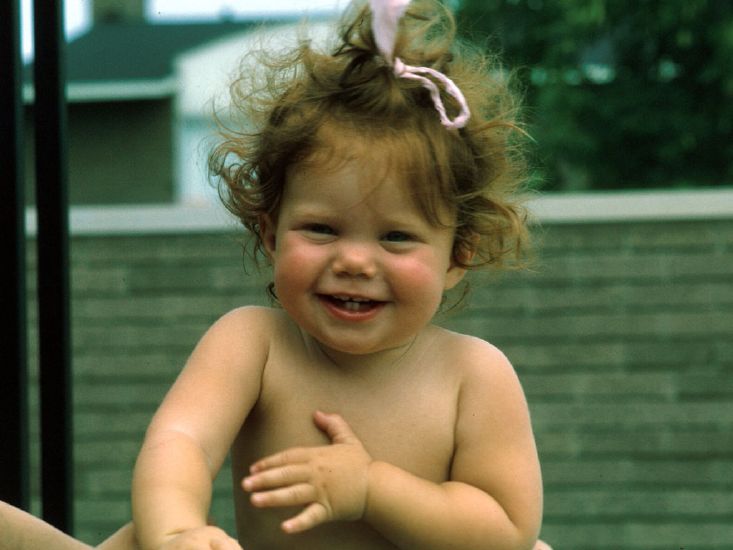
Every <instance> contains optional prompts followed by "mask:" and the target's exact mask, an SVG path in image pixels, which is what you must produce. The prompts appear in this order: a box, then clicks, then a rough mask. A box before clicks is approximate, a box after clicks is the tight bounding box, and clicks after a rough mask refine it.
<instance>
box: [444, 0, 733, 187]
mask: <svg viewBox="0 0 733 550" xmlns="http://www.w3.org/2000/svg"><path fill="white" fill-rule="evenodd" d="M457 17H458V23H459V28H460V29H461V32H462V33H463V34H464V35H465V37H467V38H469V39H470V40H475V41H479V42H480V43H481V44H485V45H486V46H487V47H489V48H491V49H498V50H499V51H500V52H501V53H502V55H503V58H504V61H505V63H506V65H507V66H508V67H510V68H512V69H517V72H518V77H519V80H520V82H521V85H522V87H523V89H524V91H525V92H526V102H527V105H528V110H527V119H528V122H529V128H530V133H531V134H532V136H533V137H534V138H535V139H536V140H537V142H538V147H537V152H538V156H539V158H538V159H537V160H538V165H539V166H540V170H541V171H542V172H543V179H544V183H543V188H544V189H553V190H583V189H622V188H623V189H629V188H649V187H689V186H719V185H730V184H731V182H732V181H733V139H732V138H733V2H728V1H727V0H709V1H706V0H545V1H543V0H463V1H462V2H461V3H460V4H459V6H458V9H457Z"/></svg>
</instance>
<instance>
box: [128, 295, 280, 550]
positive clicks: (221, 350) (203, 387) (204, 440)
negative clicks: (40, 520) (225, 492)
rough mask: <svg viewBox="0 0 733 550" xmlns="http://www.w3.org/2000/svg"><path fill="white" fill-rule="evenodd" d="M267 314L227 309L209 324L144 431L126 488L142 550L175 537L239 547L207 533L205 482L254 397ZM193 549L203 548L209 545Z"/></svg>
mask: <svg viewBox="0 0 733 550" xmlns="http://www.w3.org/2000/svg"><path fill="white" fill-rule="evenodd" d="M267 318H268V317H267V315H266V313H265V312H264V311H263V310H262V309H259V308H243V309H239V310H235V311H233V312H231V313H229V314H228V315H225V316H224V317H222V318H221V319H220V320H219V321H217V322H216V323H215V324H214V325H213V326H212V327H211V328H210V329H209V331H208V332H207V333H206V334H205V335H204V337H203V338H202V339H201V341H200V342H199V344H198V345H197V346H196V349H195V350H194V352H193V354H192V355H191V357H190V359H189V361H188V362H187V364H186V367H185V368H184V369H183V371H182V372H181V375H180V376H179V377H178V379H177V380H176V382H175V384H174V385H173V387H172V388H171V390H170V391H169V393H168V395H167V396H166V397H165V399H164V401H163V403H162V405H161V406H160V408H159V409H158V411H157V413H156V414H155V417H154V418H153V421H152V422H151V424H150V427H149V428H148V431H147V433H146V436H145V442H144V443H143V446H142V449H141V451H140V454H139V456H138V460H137V463H136V465H135V473H134V476H133V488H132V504H133V520H134V523H135V532H136V536H137V538H138V540H139V542H140V546H141V547H142V548H143V549H144V550H147V549H153V548H155V549H157V548H163V547H165V545H166V543H169V547H171V548H173V547H175V543H174V542H173V541H174V540H175V539H176V538H177V537H181V536H184V537H189V538H191V539H192V540H193V539H195V540H197V541H204V540H206V541H209V540H210V541H211V544H213V541H214V540H215V539H217V540H218V541H219V543H218V544H220V546H212V548H213V547H216V548H222V549H228V548H232V549H234V548H240V546H239V545H238V544H237V543H236V541H234V540H233V539H230V538H229V537H228V536H226V534H225V533H224V532H223V531H221V530H219V529H217V528H215V527H207V523H206V520H207V515H208V510H209V505H210V502H211V491H212V482H213V479H214V478H215V477H216V474H217V473H218V471H219V469H220V468H221V465H222V463H223V462H224V459H225V457H226V455H227V453H228V451H229V447H230V446H231V443H232V441H233V440H234V438H235V436H236V434H237V432H238V430H239V429H240V427H241V425H242V423H243V421H244V419H245V417H246V415H247V414H248V413H249V411H250V409H251V407H252V406H253V405H254V403H255V401H256V400H257V396H258V394H259V385H260V376H261V372H262V368H263V366H264V363H265V360H266V357H267V350H268V345H269V340H268V336H267V334H268V331H267V327H266V325H267V321H266V319H267ZM197 544H201V545H200V546H196V547H197V548H199V547H200V548H209V542H205V543H203V542H202V543H198V542H197Z"/></svg>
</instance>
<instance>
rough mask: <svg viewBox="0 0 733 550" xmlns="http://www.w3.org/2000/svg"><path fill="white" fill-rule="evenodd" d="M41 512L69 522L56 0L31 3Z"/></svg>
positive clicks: (63, 174) (62, 107)
mask: <svg viewBox="0 0 733 550" xmlns="http://www.w3.org/2000/svg"><path fill="white" fill-rule="evenodd" d="M33 29H34V44H35V62H34V82H35V95H36V101H35V110H34V117H35V118H34V123H35V128H36V132H35V135H36V207H37V209H38V336H39V361H40V393H41V496H42V500H43V518H44V519H45V520H46V521H48V522H49V523H51V524H52V525H55V526H56V527H58V528H59V529H61V530H63V531H66V532H71V530H72V487H73V477H72V474H73V468H72V454H71V449H72V445H71V441H72V437H71V434H72V427H71V403H72V398H71V384H70V379H71V376H70V375H71V343H70V338H71V330H70V327H69V323H70V318H71V315H70V301H69V238H68V204H67V203H68V200H67V179H68V175H67V166H66V101H65V57H64V30H63V0H53V1H47V0H36V1H35V2H34V5H33Z"/></svg>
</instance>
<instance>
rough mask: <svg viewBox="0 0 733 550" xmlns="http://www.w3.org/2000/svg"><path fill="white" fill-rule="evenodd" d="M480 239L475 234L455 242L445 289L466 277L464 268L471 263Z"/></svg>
mask: <svg viewBox="0 0 733 550" xmlns="http://www.w3.org/2000/svg"><path fill="white" fill-rule="evenodd" d="M479 239H480V237H479V236H478V235H476V234H473V235H471V236H470V237H468V238H463V239H460V240H458V239H457V240H456V242H455V244H454V245H453V255H452V257H451V265H450V267H449V268H448V276H447V277H446V280H445V289H446V290H449V289H451V288H453V287H454V286H456V285H457V284H458V283H460V282H461V280H462V279H463V277H464V276H465V275H466V268H467V266H470V265H471V263H472V262H473V258H474V257H475V256H476V250H477V248H478V241H479Z"/></svg>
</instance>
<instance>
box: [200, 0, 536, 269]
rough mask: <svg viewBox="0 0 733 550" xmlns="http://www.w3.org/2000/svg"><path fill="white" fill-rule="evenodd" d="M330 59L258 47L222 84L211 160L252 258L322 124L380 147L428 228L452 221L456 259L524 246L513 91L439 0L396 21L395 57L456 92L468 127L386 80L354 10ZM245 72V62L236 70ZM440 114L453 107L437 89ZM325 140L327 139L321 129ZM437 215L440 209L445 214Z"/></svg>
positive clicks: (482, 261)
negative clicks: (263, 224) (227, 106)
mask: <svg viewBox="0 0 733 550" xmlns="http://www.w3.org/2000/svg"><path fill="white" fill-rule="evenodd" d="M340 38H341V42H340V43H339V44H338V45H337V46H336V47H335V49H334V50H333V51H332V52H330V53H323V52H319V51H318V50H317V49H316V48H314V47H313V46H312V45H311V43H310V42H309V41H307V40H302V41H301V42H300V44H299V46H298V47H297V48H295V49H294V50H293V51H290V52H287V53H284V54H280V55H276V56H273V54H272V53H271V52H260V53H259V54H258V56H257V61H258V65H257V66H258V67H259V68H261V69H263V74H260V73H258V72H256V71H252V65H247V68H246V69H243V70H242V71H241V73H242V74H241V75H240V77H239V78H238V79H237V80H236V81H235V82H234V84H233V85H232V86H231V89H230V92H231V98H232V107H233V110H234V112H235V113H238V114H239V116H241V117H242V118H241V120H242V123H241V125H240V127H239V128H238V129H236V130H232V129H231V125H230V128H229V129H227V128H225V127H223V126H222V130H221V138H222V139H221V141H220V143H219V144H218V145H217V146H216V147H215V148H214V149H213V150H212V152H211V155H210V157H209V169H210V173H211V175H212V176H213V177H214V179H215V180H216V182H217V183H218V184H219V192H220V196H221V198H222V200H223V202H224V204H225V205H226V207H227V208H228V209H229V210H230V211H231V212H232V213H233V214H235V215H236V216H237V217H238V218H239V220H240V221H241V223H242V224H243V225H244V226H245V227H246V228H247V229H248V230H249V231H250V234H251V236H252V241H251V242H252V243H253V247H252V249H251V252H252V255H253V256H254V257H255V259H256V258H257V256H258V255H259V254H261V253H262V252H263V247H262V245H263V243H262V240H261V235H260V225H259V224H260V219H262V216H264V215H267V216H269V217H270V218H271V219H275V220H276V219H277V213H278V210H279V205H280V201H281V199H282V196H283V190H284V188H285V185H286V184H287V179H288V178H287V174H288V171H289V169H290V168H291V167H292V166H294V165H295V164H297V163H299V162H302V161H304V160H306V159H308V158H309V157H310V156H311V155H312V154H313V153H315V152H320V151H322V150H323V149H324V148H325V147H326V145H325V144H324V140H323V139H322V135H323V132H322V129H323V128H324V127H325V126H331V127H332V128H333V127H336V128H339V129H343V130H344V131H346V132H349V134H350V135H352V136H353V135H356V136H358V137H359V138H360V139H362V140H364V141H365V142H367V143H375V144H379V145H380V149H381V150H383V151H389V152H390V156H391V158H399V159H403V160H401V161H400V163H401V164H400V168H401V169H403V170H404V171H405V173H407V174H409V177H407V178H406V181H407V182H408V183H409V185H411V186H412V188H411V191H412V193H413V195H414V197H415V199H416V201H417V203H418V205H419V206H420V208H421V209H422V211H423V212H424V213H425V215H426V217H427V219H429V220H430V221H431V222H432V223H436V224H437V223H440V220H439V216H438V214H439V212H440V211H441V210H442V209H444V208H445V207H448V208H449V209H450V211H451V212H455V214H456V227H455V230H456V233H455V242H454V247H453V261H454V262H455V264H457V265H459V266H462V267H466V268H475V267H479V266H486V265H502V266H506V265H514V264H516V263H517V262H516V260H518V259H521V257H522V252H523V250H524V248H525V246H526V243H527V228H526V218H527V215H526V211H525V209H524V207H523V206H522V205H523V199H522V190H523V188H524V183H525V182H526V180H527V174H528V172H527V169H526V161H525V157H524V155H523V149H524V148H523V143H524V142H525V138H526V134H525V133H524V132H523V131H522V130H521V129H520V123H519V121H518V113H519V102H518V94H517V93H516V92H515V91H514V90H513V89H512V87H511V85H510V80H511V79H510V78H509V76H508V75H507V73H506V72H505V71H504V70H503V69H502V67H501V66H500V65H499V64H498V63H497V61H496V59H495V58H493V57H490V56H487V55H486V54H484V53H482V52H480V51H478V49H476V48H471V47H469V46H468V45H466V44H462V43H460V42H459V41H458V40H457V39H456V37H455V23H454V20H453V18H452V16H451V14H450V12H449V11H448V10H447V9H446V8H445V7H443V6H442V4H440V3H439V2H438V1H436V0H415V1H414V2H412V3H411V5H410V6H409V8H408V10H407V12H406V14H405V16H404V17H403V18H402V20H401V21H400V28H399V33H398V37H397V41H396V45H395V56H397V57H399V58H400V59H402V60H403V61H404V62H405V63H406V64H409V65H417V66H427V67H432V68H433V69H436V70H438V71H440V72H442V73H443V74H445V75H446V76H448V77H449V78H451V79H452V80H453V81H454V82H455V83H456V85H457V86H458V87H459V88H460V89H461V91H462V92H463V94H464V96H465V98H466V100H467V103H468V105H469V107H470V109H471V113H472V116H471V118H470V119H469V121H468V123H467V124H466V126H465V127H463V128H461V129H459V130H448V129H446V128H445V127H443V126H442V125H441V123H440V120H439V117H438V114H437V112H436V110H435V107H434V104H433V101H432V99H431V98H430V95H429V92H428V91H427V90H426V89H425V88H424V87H422V86H421V85H420V83H419V82H415V81H414V80H408V79H404V78H399V77H397V76H395V74H394V71H393V69H392V68H391V67H390V66H388V64H387V63H386V62H385V61H384V59H383V58H382V57H381V56H380V54H379V53H378V49H377V47H376V45H375V42H374V37H373V35H372V29H371V13H370V11H369V9H368V7H366V6H365V5H364V4H363V3H355V4H353V5H352V6H351V8H350V9H349V10H348V11H347V13H346V15H345V17H344V19H343V20H342V23H341V31H340ZM243 66H244V65H243ZM442 95H443V97H442V99H443V102H444V104H445V105H446V109H447V110H448V114H449V115H450V114H455V113H456V112H457V111H458V106H457V105H456V103H455V100H454V99H453V98H452V97H451V96H449V95H448V94H442ZM327 133H328V134H332V132H327ZM442 211H444V210H442Z"/></svg>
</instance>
